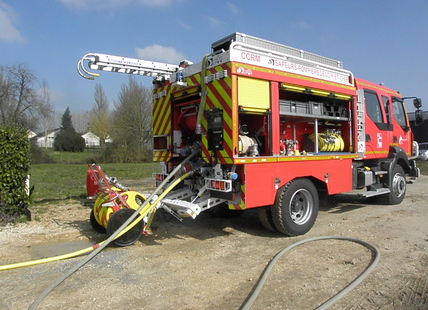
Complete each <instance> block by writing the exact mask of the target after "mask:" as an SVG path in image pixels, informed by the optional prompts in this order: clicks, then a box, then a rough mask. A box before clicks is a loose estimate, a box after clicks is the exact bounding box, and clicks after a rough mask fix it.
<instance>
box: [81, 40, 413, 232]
mask: <svg viewBox="0 0 428 310" xmlns="http://www.w3.org/2000/svg"><path fill="white" fill-rule="evenodd" d="M78 69H79V70H78V71H79V73H80V74H81V75H82V76H83V77H86V78H89V79H93V78H94V77H95V76H97V74H95V73H93V72H91V70H102V71H113V72H122V73H128V74H136V75H144V76H152V77H153V84H154V88H153V160H154V161H157V162H160V163H161V167H162V171H161V172H160V173H158V174H156V175H155V178H156V181H157V182H158V184H159V183H160V182H162V181H163V180H164V179H165V178H166V177H167V176H168V175H169V174H170V173H171V171H172V170H173V169H174V167H176V166H177V165H179V164H180V163H181V162H182V161H183V159H184V158H186V157H187V156H188V155H189V154H194V153H195V152H197V154H196V155H195V154H194V156H193V157H192V159H191V160H189V161H188V162H186V163H185V164H184V165H182V167H180V168H181V169H180V173H186V172H191V174H190V176H189V177H187V178H186V179H185V180H184V181H183V182H181V184H180V185H179V188H178V189H175V190H174V191H171V192H170V193H169V194H168V195H166V196H165V198H164V199H162V200H161V201H160V203H159V205H158V206H157V208H161V207H163V208H166V209H167V210H168V211H170V212H171V213H173V214H175V215H176V216H178V217H185V216H192V217H195V216H196V215H198V214H199V213H200V212H202V211H205V210H208V209H213V210H216V211H221V212H222V213H224V214H229V215H238V214H240V213H241V212H242V210H246V209H251V208H257V210H258V214H259V217H260V220H261V222H262V223H263V225H264V226H265V227H266V228H268V229H270V230H273V231H279V232H281V233H283V234H286V235H291V236H295V235H301V234H305V233H306V232H308V231H309V230H310V229H311V228H312V226H313V225H314V223H315V220H316V218H317V214H318V206H319V201H320V196H325V195H333V194H338V193H343V192H348V191H352V190H361V191H359V192H360V195H361V196H364V197H367V198H371V197H375V196H378V200H379V201H382V202H383V203H386V204H399V203H401V201H402V200H403V199H404V197H405V194H406V184H407V183H408V182H411V181H413V180H415V179H416V178H417V177H418V176H419V175H420V171H419V169H418V168H417V167H416V163H415V161H414V159H415V158H416V157H417V155H418V150H417V143H415V142H414V141H413V134H412V132H411V130H410V125H409V120H408V117H407V113H406V108H405V105H404V100H405V99H409V98H410V99H413V104H414V106H415V108H416V109H417V113H416V114H418V115H419V116H420V115H421V113H420V112H421V111H420V109H419V108H420V107H421V100H420V99H419V98H415V97H404V98H403V97H402V96H401V95H400V93H399V92H397V91H394V90H391V89H388V88H386V87H384V86H382V85H379V84H375V83H371V82H368V81H365V80H362V79H359V78H355V77H354V75H353V73H352V72H350V71H348V70H345V69H344V68H343V64H342V62H340V61H337V60H333V59H330V58H326V57H323V56H319V55H316V54H312V53H309V52H305V51H302V50H300V49H296V48H292V47H289V46H285V45H283V44H278V43H275V42H271V41H267V40H264V39H260V38H257V37H253V36H250V35H246V34H242V33H233V34H232V35H229V36H227V37H225V38H223V39H221V40H219V41H216V42H214V43H212V46H211V52H210V53H209V54H207V55H205V56H204V57H203V59H202V61H201V62H199V63H195V64H193V63H191V62H189V61H183V62H182V63H181V64H180V65H170V64H164V63H156V62H151V61H145V60H138V59H131V58H125V57H118V56H110V55H105V54H93V53H91V54H87V55H85V56H84V57H83V58H82V59H81V60H80V61H79V63H78Z"/></svg>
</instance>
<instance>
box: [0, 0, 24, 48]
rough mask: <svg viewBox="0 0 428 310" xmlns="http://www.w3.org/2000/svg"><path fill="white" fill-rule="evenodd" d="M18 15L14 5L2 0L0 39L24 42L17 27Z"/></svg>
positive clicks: (0, 3)
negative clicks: (11, 5)
mask: <svg viewBox="0 0 428 310" xmlns="http://www.w3.org/2000/svg"><path fill="white" fill-rule="evenodd" d="M17 22H18V17H17V15H16V14H15V11H14V10H13V8H12V7H10V6H8V5H7V4H6V3H4V2H3V1H1V0H0V41H10V42H24V41H25V39H24V37H23V36H22V35H21V32H20V31H19V30H18V29H17V28H16V27H15V24H16V23H17Z"/></svg>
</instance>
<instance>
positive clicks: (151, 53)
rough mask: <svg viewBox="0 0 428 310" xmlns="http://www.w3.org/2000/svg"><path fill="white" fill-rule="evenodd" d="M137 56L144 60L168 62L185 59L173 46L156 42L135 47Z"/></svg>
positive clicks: (175, 62) (176, 62) (174, 62)
mask: <svg viewBox="0 0 428 310" xmlns="http://www.w3.org/2000/svg"><path fill="white" fill-rule="evenodd" d="M135 53H136V54H137V57H138V58H140V59H144V60H151V61H160V62H166V63H170V64H178V63H179V62H180V61H181V60H183V59H185V57H184V55H183V54H182V53H180V52H177V50H176V49H175V48H173V47H165V46H161V45H158V44H153V45H150V46H146V47H144V48H140V47H137V48H135Z"/></svg>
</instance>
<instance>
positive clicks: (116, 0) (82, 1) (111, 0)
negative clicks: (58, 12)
mask: <svg viewBox="0 0 428 310" xmlns="http://www.w3.org/2000/svg"><path fill="white" fill-rule="evenodd" d="M57 1H59V2H61V3H62V4H64V5H65V6H67V7H70V8H74V9H78V10H89V9H105V8H120V7H129V6H151V7H168V6H170V5H171V4H172V3H173V2H180V1H182V0H57Z"/></svg>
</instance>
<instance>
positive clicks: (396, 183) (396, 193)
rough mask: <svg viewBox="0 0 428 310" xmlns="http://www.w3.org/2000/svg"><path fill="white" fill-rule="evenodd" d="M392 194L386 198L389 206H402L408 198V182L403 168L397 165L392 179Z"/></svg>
mask: <svg viewBox="0 0 428 310" xmlns="http://www.w3.org/2000/svg"><path fill="white" fill-rule="evenodd" d="M389 182H390V184H389V188H390V190H391V191H390V192H389V193H388V194H387V195H385V196H384V199H385V200H384V203H386V204H388V205H397V204H400V203H401V202H402V201H403V199H404V197H405V196H406V189H407V181H406V175H405V173H404V170H403V167H401V166H399V165H396V166H395V167H394V169H393V170H392V175H391V179H390V181H389Z"/></svg>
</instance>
